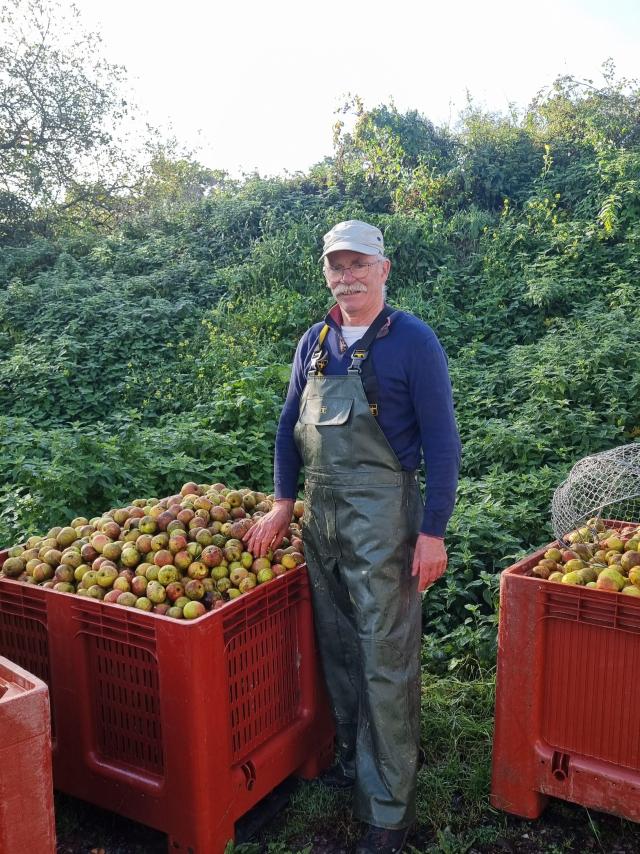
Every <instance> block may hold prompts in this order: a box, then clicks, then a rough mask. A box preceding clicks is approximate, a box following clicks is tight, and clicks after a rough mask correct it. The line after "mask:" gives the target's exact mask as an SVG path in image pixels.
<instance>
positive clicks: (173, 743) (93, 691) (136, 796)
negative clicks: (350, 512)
mask: <svg viewBox="0 0 640 854" xmlns="http://www.w3.org/2000/svg"><path fill="white" fill-rule="evenodd" d="M0 653H3V654H6V655H10V656H11V657H12V658H14V660H16V661H19V662H21V663H25V665H26V666H29V667H31V669H33V671H34V672H36V673H38V675H40V676H41V678H42V679H43V680H44V681H46V682H47V683H48V685H49V690H50V694H51V710H52V726H53V731H54V750H53V774H54V785H55V787H56V788H57V789H60V790H61V791H63V792H67V793H68V794H70V795H73V796H75V797H78V798H83V799H84V800H87V801H90V802H92V803H95V804H97V805H99V806H101V807H104V808H106V809H110V810H113V811H114V812H116V813H119V814H121V815H124V816H127V817H129V818H132V819H134V820H136V821H140V822H142V823H143V824H147V825H149V826H151V827H154V828H157V829H158V830H162V831H164V832H165V833H167V834H168V835H169V849H170V850H171V851H183V852H189V854H220V852H223V851H224V848H225V845H226V843H227V841H228V840H229V839H233V837H234V824H235V822H236V821H237V820H238V819H239V818H240V817H241V816H243V815H244V814H245V813H246V812H247V811H248V810H249V809H251V807H253V806H254V805H255V804H256V803H257V802H258V801H259V800H261V799H262V798H263V797H264V796H265V795H267V794H268V793H269V792H270V791H271V790H272V789H273V788H274V787H275V786H277V785H278V784H279V783H281V782H282V781H283V780H284V779H285V778H286V777H288V776H289V775H291V774H298V775H300V776H303V777H314V776H316V775H317V774H319V773H320V771H321V770H322V769H323V768H324V767H326V765H327V764H328V763H329V762H330V761H331V758H332V750H333V728H332V722H331V716H330V713H329V709H328V705H327V703H326V698H325V694H324V690H323V687H322V682H321V679H320V676H319V672H318V668H317V663H316V653H315V642H314V635H313V619H312V613H311V602H310V592H309V585H308V580H307V573H306V569H305V568H304V567H298V568H296V569H295V570H291V571H290V572H288V573H286V574H285V575H283V576H280V577H278V578H277V579H275V580H274V581H272V582H270V583H268V584H265V585H263V586H260V587H259V588H257V589H255V590H254V591H252V592H251V593H250V594H247V595H245V596H242V597H240V598H238V599H236V600H234V601H233V602H230V603H229V604H227V605H225V606H224V607H223V608H221V609H219V610H217V611H211V612H209V613H207V614H205V615H204V616H202V617H200V618H199V619H196V620H192V621H182V620H174V619H171V618H169V617H164V616H160V615H157V614H149V613H145V612H141V611H137V610H135V609H131V608H123V607H121V606H119V605H110V604H105V603H104V602H99V601H94V600H90V599H87V598H81V597H79V596H75V595H73V594H67V593H58V592H56V591H54V590H48V589H44V588H40V587H36V586H34V585H26V584H22V583H19V582H16V581H12V580H9V579H2V580H0Z"/></svg>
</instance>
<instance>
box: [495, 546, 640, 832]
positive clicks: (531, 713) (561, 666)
mask: <svg viewBox="0 0 640 854" xmlns="http://www.w3.org/2000/svg"><path fill="white" fill-rule="evenodd" d="M552 545H556V544H554V543H551V544H549V545H548V546H545V547H544V548H543V549H541V550H540V551H538V552H536V553H535V554H533V555H531V556H530V557H527V558H525V559H524V560H522V561H520V562H519V563H516V564H515V565H514V566H512V567H510V568H509V569H506V570H505V571H504V572H503V573H502V577H501V589H500V624H499V631H498V671H497V683H496V720H495V735H494V742H493V761H492V784H491V803H492V805H493V806H494V807H497V808H498V809H502V810H505V811H507V812H510V813H514V814H516V815H520V816H523V817H526V818H537V817H538V816H539V815H540V814H541V813H542V811H543V810H544V808H545V806H546V803H547V800H548V798H549V797H550V796H551V797H556V798H562V799H564V800H567V801H572V802H574V803H577V804H580V805H582V806H585V807H589V808H592V809H597V810H601V811H604V812H609V813H613V814H615V815H618V816H620V817H623V818H627V819H630V820H632V821H640V729H639V728H638V726H637V710H638V708H640V680H638V679H637V665H638V661H639V660H640V602H638V600H637V599H632V598H631V597H627V596H622V595H620V594H616V593H607V592H603V591H599V590H594V589H587V588H584V587H577V586H572V585H565V584H558V583H554V582H548V581H542V580H540V579H537V578H535V577H533V576H530V575H529V574H528V573H529V572H530V570H531V568H532V567H533V566H535V564H536V563H537V562H538V560H539V559H540V558H541V557H542V555H543V554H544V552H545V551H546V550H547V549H548V548H550V547H551V546H552Z"/></svg>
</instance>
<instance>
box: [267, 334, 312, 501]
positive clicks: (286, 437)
mask: <svg viewBox="0 0 640 854" xmlns="http://www.w3.org/2000/svg"><path fill="white" fill-rule="evenodd" d="M312 332H313V327H312V328H311V329H310V330H308V331H307V332H306V333H305V334H304V335H303V336H302V338H301V339H300V341H299V342H298V346H297V348H296V353H295V356H294V358H293V367H292V370H291V379H290V380H289V389H288V391H287V397H286V399H285V402H284V406H283V407H282V412H281V413H280V420H279V422H278V430H277V432H276V447H275V459H274V473H273V483H274V492H275V496H276V499H278V498H295V497H296V495H297V493H298V477H299V475H300V469H301V468H302V459H301V457H300V454H299V452H298V448H297V446H296V443H295V440H294V437H293V429H294V427H295V426H296V422H297V420H298V414H299V412H300V397H301V395H302V392H303V390H304V387H305V385H306V384H307V380H306V373H305V364H306V359H307V355H308V352H309V347H310V346H311V344H310V341H311V333H312Z"/></svg>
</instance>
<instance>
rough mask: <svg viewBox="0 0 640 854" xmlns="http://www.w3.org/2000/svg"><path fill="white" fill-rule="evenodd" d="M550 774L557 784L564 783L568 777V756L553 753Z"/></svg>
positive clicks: (557, 752) (556, 752)
mask: <svg viewBox="0 0 640 854" xmlns="http://www.w3.org/2000/svg"><path fill="white" fill-rule="evenodd" d="M551 773H552V774H553V776H554V777H555V778H556V780H557V781H558V782H559V783H564V781H565V780H566V779H567V777H568V776H569V754H568V753H560V752H559V751H557V750H556V751H555V752H554V754H553V758H552V760H551Z"/></svg>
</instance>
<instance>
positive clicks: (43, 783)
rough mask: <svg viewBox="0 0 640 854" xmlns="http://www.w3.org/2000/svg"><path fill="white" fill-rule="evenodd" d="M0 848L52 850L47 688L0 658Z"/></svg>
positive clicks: (6, 853) (7, 851) (11, 853)
mask: <svg viewBox="0 0 640 854" xmlns="http://www.w3.org/2000/svg"><path fill="white" fill-rule="evenodd" d="M0 769H2V770H1V771H0V851H1V852H2V854H22V852H25V851H37V852H39V854H52V853H53V852H55V850H56V829H55V819H54V812H53V785H52V780H51V731H50V728H49V692H48V690H47V686H46V685H45V684H44V682H42V681H41V680H40V679H37V678H36V677H35V676H32V674H31V673H27V671H26V670H23V669H22V668H21V667H18V665H17V664H14V663H13V662H11V661H9V660H8V659H6V658H2V657H0Z"/></svg>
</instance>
